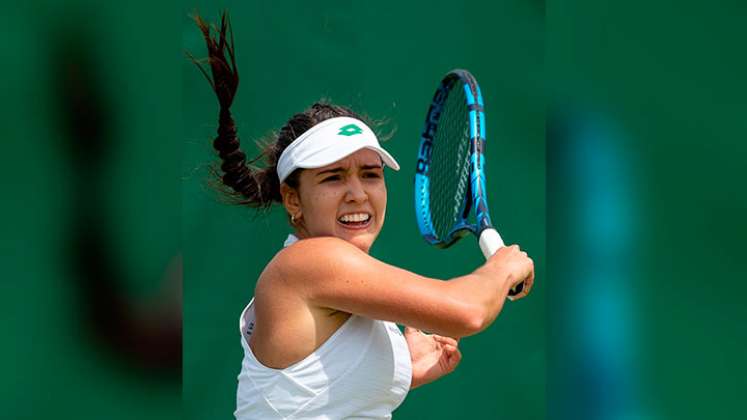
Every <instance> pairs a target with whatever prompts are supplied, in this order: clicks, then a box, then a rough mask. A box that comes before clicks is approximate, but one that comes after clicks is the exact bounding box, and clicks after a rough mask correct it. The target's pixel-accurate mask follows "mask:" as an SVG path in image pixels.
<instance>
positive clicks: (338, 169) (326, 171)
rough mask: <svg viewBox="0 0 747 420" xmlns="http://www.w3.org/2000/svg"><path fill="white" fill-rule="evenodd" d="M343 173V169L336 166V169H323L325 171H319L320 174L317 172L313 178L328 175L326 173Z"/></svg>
mask: <svg viewBox="0 0 747 420" xmlns="http://www.w3.org/2000/svg"><path fill="white" fill-rule="evenodd" d="M344 171H345V169H344V168H342V167H341V166H338V167H336V168H332V169H325V170H323V171H321V172H317V173H316V175H315V176H319V175H323V174H328V173H338V172H344Z"/></svg>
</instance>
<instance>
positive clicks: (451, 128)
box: [415, 70, 524, 296]
mask: <svg viewBox="0 0 747 420" xmlns="http://www.w3.org/2000/svg"><path fill="white" fill-rule="evenodd" d="M485 139H486V138H485V110H484V102H483V99H482V94H481V93H480V87H479V86H478V85H477V81H476V80H475V78H474V77H473V76H472V75H471V74H470V73H469V72H468V71H466V70H452V71H450V72H449V73H448V74H447V75H446V76H445V77H444V78H443V80H441V83H440V85H439V86H438V89H436V94H435V95H434V96H433V101H432V102H431V105H430V107H429V108H428V114H427V115H426V117H425V128H423V133H422V135H421V137H420V146H419V147H418V163H417V168H416V171H415V212H416V216H417V220H418V228H419V229H420V233H421V234H422V235H423V237H424V238H425V240H426V241H428V243H430V244H431V245H435V246H437V247H439V248H446V247H449V246H451V245H453V244H454V243H455V242H456V241H458V240H459V239H460V238H461V237H463V236H464V235H466V234H468V233H472V234H474V235H475V236H477V238H478V243H479V244H480V249H481V250H482V253H483V255H484V256H485V258H486V259H487V258H489V257H490V256H491V255H493V254H494V253H495V252H496V251H497V250H498V249H499V248H501V247H503V246H504V243H503V239H501V235H500V234H498V231H497V230H495V228H493V224H492V222H491V221H490V214H489V212H488V200H487V194H486V189H485V171H484V170H485V155H484V151H485V145H486V140H485ZM523 288H524V283H521V284H518V285H517V286H515V287H514V288H513V289H512V290H511V291H510V292H509V296H514V295H516V294H518V293H520V292H521V291H522V289H523Z"/></svg>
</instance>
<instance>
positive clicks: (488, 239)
mask: <svg viewBox="0 0 747 420" xmlns="http://www.w3.org/2000/svg"><path fill="white" fill-rule="evenodd" d="M477 242H478V243H479V244H480V250H481V251H482V255H484V256H485V259H486V260H487V259H488V258H490V257H491V256H493V254H495V253H496V251H498V250H499V249H501V248H503V247H504V246H505V244H504V243H503V239H502V238H501V235H500V234H499V233H498V231H497V230H495V229H493V228H488V229H484V230H483V231H482V232H481V233H480V238H479V239H478V241H477ZM522 290H524V282H521V283H519V284H517V285H516V286H514V287H513V288H511V290H510V291H509V292H508V299H509V300H514V299H513V296H516V295H517V294H519V293H521V291H522Z"/></svg>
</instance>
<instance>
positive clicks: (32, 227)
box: [0, 0, 747, 419]
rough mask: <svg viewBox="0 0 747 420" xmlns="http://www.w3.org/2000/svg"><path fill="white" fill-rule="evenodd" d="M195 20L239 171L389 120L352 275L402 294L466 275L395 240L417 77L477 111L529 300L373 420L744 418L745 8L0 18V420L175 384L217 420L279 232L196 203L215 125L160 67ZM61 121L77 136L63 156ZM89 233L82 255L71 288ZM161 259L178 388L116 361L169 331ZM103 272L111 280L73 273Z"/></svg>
mask: <svg viewBox="0 0 747 420" xmlns="http://www.w3.org/2000/svg"><path fill="white" fill-rule="evenodd" d="M195 9H197V10H199V11H200V12H202V13H204V15H205V17H206V18H208V19H210V20H212V21H215V20H216V19H217V17H218V15H219V12H220V11H221V10H223V9H228V10H230V11H231V12H232V16H233V22H234V28H235V32H236V42H237V52H238V59H239V68H240V71H241V75H242V84H241V87H240V89H239V94H238V98H237V101H236V104H235V107H234V112H235V116H236V120H237V123H238V125H239V132H240V135H241V137H242V139H243V140H244V142H245V145H246V148H247V150H252V149H253V146H252V144H253V141H254V140H255V139H257V138H260V137H262V136H263V135H265V134H267V133H268V132H269V131H270V130H272V129H277V128H278V127H280V126H281V125H282V124H283V123H284V122H285V120H286V119H287V118H288V117H289V116H290V115H291V114H293V113H295V112H298V111H300V110H301V109H303V108H305V107H306V106H308V105H309V104H310V103H311V102H313V101H315V100H317V99H319V98H320V97H323V96H327V97H330V98H331V99H332V100H334V101H336V102H339V103H342V104H346V105H350V106H352V107H353V108H355V109H356V110H357V111H362V112H366V113H368V114H371V115H372V116H373V117H379V118H381V117H388V118H390V119H391V120H392V122H393V126H396V128H397V131H396V135H395V136H394V138H393V139H392V140H391V141H390V142H389V144H388V145H387V146H386V147H387V148H388V149H390V150H391V151H392V152H393V154H394V155H395V156H396V157H397V158H398V159H399V160H400V162H401V163H402V164H403V170H402V171H401V172H399V173H394V172H390V173H387V177H388V182H389V188H390V190H389V191H390V200H389V204H390V207H389V220H388V222H387V225H386V226H385V228H384V231H383V232H382V235H381V237H380V239H379V242H378V243H377V244H376V245H375V247H374V249H373V253H374V254H375V255H376V256H377V257H379V258H381V259H382V260H384V261H387V262H390V263H393V264H396V265H399V266H402V267H405V268H408V269H411V270H414V271H417V272H420V273H423V274H426V275H432V276H438V277H443V278H446V277H449V276H452V275H456V274H461V273H463V272H465V271H466V270H468V269H470V268H472V267H475V266H477V265H478V264H479V263H480V262H481V260H480V257H479V253H478V252H477V250H476V246H475V244H474V243H473V242H471V241H464V243H460V244H458V245H456V246H455V248H454V249H451V250H448V251H438V250H434V249H431V248H429V247H427V246H426V245H425V243H424V242H423V241H422V240H421V239H420V238H419V237H418V233H417V229H416V227H415V223H414V218H413V214H412V213H413V210H412V204H411V201H412V199H411V195H412V190H411V188H412V187H411V185H412V184H411V182H412V181H411V180H412V175H413V167H412V166H411V163H410V164H408V162H412V159H414V157H415V147H416V144H417V138H418V135H419V131H420V129H421V120H422V119H423V116H424V114H425V111H426V106H427V103H428V101H429V100H430V98H431V95H432V90H433V89H434V86H435V85H436V83H437V82H438V80H439V79H440V77H441V76H442V75H443V74H444V73H445V72H446V71H448V70H449V69H451V68H454V67H463V68H467V69H469V70H471V71H472V72H473V73H474V74H475V76H476V77H477V79H478V80H479V81H480V84H481V85H482V90H483V93H484V95H485V97H486V103H487V112H488V114H487V115H488V137H489V139H488V140H489V146H488V153H489V160H488V173H489V174H490V178H489V181H488V183H489V188H490V194H491V195H490V204H491V209H492V212H493V213H494V214H495V220H496V222H497V225H498V227H499V228H500V230H501V232H502V233H503V234H504V236H505V238H506V239H507V240H508V241H511V242H518V243H520V244H521V245H522V246H524V247H526V248H527V249H528V250H529V252H530V253H531V254H532V256H533V257H534V258H535V261H536V262H537V267H538V285H537V288H536V289H535V291H534V293H533V295H532V296H531V298H529V299H526V300H524V301H521V302H518V303H516V304H511V305H508V307H507V308H506V311H505V312H504V313H503V314H502V316H501V318H499V320H498V322H496V324H495V325H493V326H492V327H491V328H490V329H489V330H488V331H487V332H485V333H483V334H481V335H479V336H476V337H472V338H468V339H466V340H464V342H463V343H462V347H463V350H464V356H465V358H464V361H463V363H462V365H461V366H460V367H459V368H458V369H457V371H456V372H455V373H453V374H452V375H450V376H448V377H446V378H444V379H443V380H441V381H438V382H436V383H434V384H431V385H429V386H427V387H423V388H422V389H418V390H415V391H413V392H412V394H411V395H409V397H408V399H407V400H406V401H405V403H404V404H403V406H402V407H401V408H400V409H399V410H398V411H397V412H396V413H395V414H396V416H395V417H396V418H452V417H463V418H531V419H537V418H550V419H582V418H583V419H689V418H692V419H703V418H709V419H710V418H724V419H732V418H743V417H747V416H746V415H745V414H746V413H745V406H744V404H743V403H742V399H743V394H744V390H745V389H747V384H746V383H745V380H746V379H745V378H747V356H746V355H747V352H745V351H744V345H745V343H746V342H747V337H746V333H745V331H746V330H745V328H744V323H745V320H746V319H747V316H746V315H747V314H746V312H747V310H746V309H745V305H744V304H743V302H742V297H743V296H744V295H745V292H747V287H746V286H745V283H744V279H745V278H747V276H746V275H745V274H747V270H746V265H745V261H744V258H743V257H742V253H743V250H744V245H743V244H742V237H743V236H744V233H746V232H747V224H746V223H745V221H744V214H745V213H746V210H747V196H746V195H745V193H744V191H745V188H744V176H743V175H742V172H743V171H744V168H745V166H747V159H746V158H745V156H746V155H747V146H745V144H746V143H745V138H747V119H746V118H745V114H747V101H746V100H745V97H747V83H746V82H745V78H744V75H745V74H747V60H746V59H745V55H744V40H745V39H747V34H746V33H745V26H744V24H743V23H744V22H743V21H744V17H745V16H746V15H747V10H746V7H745V5H744V4H743V3H741V2H733V1H732V2H720V3H719V4H718V5H713V6H708V7H706V6H705V5H703V4H701V3H700V2H681V1H680V2H674V1H668V0H666V1H665V0H660V1H655V2H643V1H638V0H636V1H633V2H630V1H626V2H595V1H586V0H576V1H565V0H560V1H553V2H548V3H547V7H546V8H545V3H541V2H530V1H508V2H496V3H487V2H484V3H482V4H474V3H470V4H469V5H461V4H452V3H447V2H429V3H425V2H423V3H421V4H420V5H410V4H405V3H404V2H402V3H394V2H386V3H376V4H373V3H371V4H366V3H363V2H355V3H352V4H350V3H345V2H334V3H326V4H325V5H319V4H311V3H301V2H295V3H282V4H279V3H272V4H270V3H269V2H252V4H248V3H247V2H204V3H195V2H183V3H173V2H160V3H158V4H155V3H152V2H151V3H147V4H145V3H144V2H128V3H126V4H125V3H122V4H119V3H111V4H104V3H100V2H99V3H97V2H92V1H90V0H74V1H66V2H61V1H51V0H50V1H33V2H27V3H13V4H7V5H4V9H3V13H0V27H2V28H3V31H4V32H3V33H4V35H7V37H6V38H5V41H4V42H0V56H2V57H3V58H4V61H3V64H4V65H3V66H1V67H0V76H1V77H0V87H1V88H2V98H3V101H2V102H0V140H1V141H2V142H3V143H2V153H0V159H2V165H0V175H2V176H0V187H2V192H3V205H2V208H1V211H2V214H1V217H0V224H2V226H0V232H1V233H2V234H0V246H1V247H2V254H1V255H0V257H1V258H2V261H0V263H1V264H2V266H3V272H2V274H1V275H0V300H1V303H2V316H0V328H2V330H3V331H4V335H3V345H2V346H0V372H2V379H3V380H2V381H1V382H0V399H1V403H2V407H3V414H2V417H3V418H12V419H34V418H48V417H50V416H56V417H70V418H78V419H86V418H95V419H99V418H107V419H129V418H143V419H147V418H154V419H165V418H179V417H180V416H181V414H182V395H180V387H181V383H180V382H181V381H180V379H183V405H184V408H185V409H184V414H186V415H187V416H189V418H195V419H213V418H230V416H231V412H232V410H233V406H234V397H235V386H236V382H235V381H236V379H235V378H236V375H237V374H238V371H239V363H240V360H241V349H240V346H239V335H238V331H237V321H238V319H237V318H238V315H239V312H240V310H241V309H242V308H243V306H244V305H245V304H246V302H247V301H248V300H249V299H250V297H251V295H252V291H253V286H254V280H255V279H256V277H257V275H258V274H259V271H260V270H261V268H262V267H263V266H264V264H265V262H266V261H267V260H268V259H269V258H270V257H271V256H272V255H273V253H274V252H275V251H276V250H277V249H278V248H279V247H280V246H281V244H282V240H283V239H284V237H285V234H286V233H287V227H286V224H285V220H284V217H283V215H282V212H280V211H277V210H276V211H274V212H272V213H270V214H269V215H268V216H267V217H264V218H253V216H252V213H251V212H249V211H248V210H246V209H242V208H238V207H230V206H227V205H225V204H222V203H221V202H220V200H219V197H218V196H217V195H216V194H215V193H214V192H213V191H212V190H211V189H210V188H209V187H208V186H207V182H208V179H209V173H208V170H207V168H208V166H209V165H210V164H211V162H212V161H213V151H212V149H211V148H210V140H211V139H212V137H213V136H214V133H215V129H216V128H217V124H216V122H217V104H216V100H215V98H214V96H213V95H212V93H211V92H210V89H209V87H208V85H207V82H206V81H205V80H203V79H202V78H201V76H200V74H199V72H198V71H197V69H196V68H195V67H194V66H193V65H192V64H191V63H189V62H188V61H187V60H186V59H185V57H184V56H183V51H184V50H185V49H186V50H189V51H191V52H193V53H194V54H196V55H197V56H204V55H205V50H204V44H203V43H202V40H201V38H200V35H199V32H198V31H197V29H196V28H195V27H194V26H193V25H192V23H191V21H190V20H189V17H188V16H189V14H190V13H192V12H193V11H194V10H195ZM434 22H435V23H438V24H439V25H440V29H439V30H438V31H434V30H428V31H426V28H428V27H430V26H431V25H432V24H433V23H434ZM86 63H87V64H86ZM76 69H77V70H85V71H82V72H79V71H77V70H76ZM76 75H77V76H76ZM87 81H88V82H87ZM405 86H407V90H405ZM545 88H549V91H548V90H545ZM270 93H272V96H268V95H269V94H270ZM81 95H82V96H81ZM86 95H88V96H86ZM76 97H77V98H79V99H80V98H81V97H82V98H84V99H85V98H89V100H88V101H84V103H86V102H90V103H93V104H94V107H93V111H91V110H90V109H89V110H87V111H86V110H85V109H80V108H77V106H76V105H75V104H74V103H72V102H71V100H72V99H74V98H76ZM546 97H548V98H549V101H546V99H545V98H546ZM65 98H67V102H66V101H65ZM94 99H95V100H96V101H94ZM545 102H549V108H548V110H547V111H546V109H545ZM268 110H269V111H268ZM86 112H90V113H91V114H90V115H88V116H89V117H90V116H93V118H91V119H90V120H86V119H85V118H84V119H83V121H94V122H97V123H96V124H93V125H94V126H98V127H99V131H96V130H94V131H80V132H73V131H71V129H70V127H69V126H67V124H68V123H69V120H75V119H76V118H78V117H79V116H80V115H81V114H86ZM84 116H85V115H84ZM66 121H67V122H66ZM99 123H100V125H97V124H99ZM79 128H80V127H79ZM83 128H85V127H83ZM91 141H96V142H101V144H103V145H104V147H103V148H101V149H98V147H99V146H96V144H97V143H90V142H91ZM85 142H89V143H85ZM76 144H77V145H78V146H75V145H76ZM81 144H87V145H88V148H89V149H92V150H98V153H96V154H93V155H91V154H89V152H90V150H89V151H86V150H85V148H84V149H76V147H79V146H80V145H81ZM254 150H256V149H254ZM97 162H98V163H97ZM81 210H83V212H81ZM81 214H82V215H83V216H84V217H81ZM91 226H94V227H96V229H97V230H96V231H97V232H98V233H99V235H100V236H99V240H101V241H102V242H100V243H99V242H97V244H98V245H100V246H97V247H95V248H93V251H95V252H98V253H99V254H96V253H93V254H88V259H87V260H84V262H85V261H88V262H90V264H84V265H83V266H80V265H78V266H76V265H75V264H73V261H72V258H71V256H72V254H73V253H74V252H71V251H74V250H75V249H76V246H75V244H76V241H77V240H79V239H80V234H81V232H88V231H89V228H90V227H91ZM257 238H261V239H262V243H261V244H260V243H259V241H258V240H257ZM181 248H184V258H183V260H184V272H185V275H184V282H185V285H184V365H183V368H184V373H183V378H182V377H181V373H180V372H179V371H178V369H174V365H175V364H176V365H177V366H178V364H179V363H180V360H179V358H178V356H177V357H174V358H173V360H170V361H162V362H163V363H155V364H153V363H150V364H148V363H143V360H142V359H138V357H139V356H137V357H136V355H137V354H138V352H139V351H141V350H142V349H143V348H146V347H147V346H146V344H147V343H139V342H137V340H135V339H136V338H137V337H138V336H137V335H133V336H129V335H128V334H127V331H129V330H122V329H121V328H120V327H123V326H124V327H127V325H128V324H125V325H122V324H120V323H118V319H117V317H123V318H126V319H129V320H130V321H133V320H135V321H137V320H138V319H139V320H140V321H138V322H135V324H137V325H140V326H145V327H147V326H149V325H153V326H158V325H161V324H162V323H163V321H164V320H167V321H169V322H173V321H174V320H175V318H174V316H175V315H174V314H175V313H177V314H178V304H179V297H180V296H181V293H180V290H179V287H178V286H179V283H180V280H181V271H180V270H179V267H180V264H179V261H180V255H181ZM90 251H91V249H89V252H90ZM100 253H103V254H100ZM102 255H103V256H105V257H106V259H105V260H106V261H107V264H108V265H107V267H108V271H103V272H94V273H93V274H92V272H86V271H81V268H82V267H97V264H98V263H99V262H101V261H102V260H104V259H102V258H100V257H101V256H102ZM85 273H87V274H85ZM94 274H98V275H94ZM86 282H88V283H86ZM91 282H92V283H91ZM101 285H108V287H111V288H112V290H115V291H116V292H117V295H118V296H120V297H121V298H122V299H124V301H125V302H129V304H128V305H127V306H126V309H127V310H126V311H120V310H116V311H114V310H111V311H108V310H107V302H109V301H108V300H105V299H101V298H100V296H101V295H100V294H97V293H98V292H97V291H99V292H100V291H101V290H100V288H101V287H100V286H101ZM97 296H99V297H97ZM102 302H103V305H102ZM94 308H97V309H95V310H94ZM112 308H114V307H112ZM110 309H111V308H110ZM114 309H117V308H114ZM120 309H121V308H120ZM102 314H104V315H107V314H108V315H107V316H111V315H112V314H116V315H117V317H115V318H114V319H103V318H101V315H102ZM102 319H103V321H102ZM176 320H177V321H178V318H177V319H176ZM102 326H103V327H107V326H109V328H102ZM146 329H147V328H146ZM106 337H109V340H110V339H111V337H125V341H124V343H125V344H127V346H124V347H123V346H121V345H116V344H115V345H112V344H113V343H112V342H111V341H107V339H106ZM127 337H129V338H127ZM127 340H129V341H127ZM133 340H134V341H133ZM115 343H116V342H115ZM120 344H121V343H120ZM150 346H151V347H152V345H150ZM155 350H157V351H156V353H157V352H158V349H155ZM171 350H174V349H173V348H172V349H171ZM176 350H177V351H178V349H176Z"/></svg>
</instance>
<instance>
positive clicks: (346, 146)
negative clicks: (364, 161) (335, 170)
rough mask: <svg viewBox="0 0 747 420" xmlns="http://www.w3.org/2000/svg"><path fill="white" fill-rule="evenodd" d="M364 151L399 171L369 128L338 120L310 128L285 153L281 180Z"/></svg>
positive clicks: (346, 119) (280, 171) (281, 167)
mask: <svg viewBox="0 0 747 420" xmlns="http://www.w3.org/2000/svg"><path fill="white" fill-rule="evenodd" d="M364 148H365V149H371V150H373V151H375V152H376V153H378V154H379V156H381V160H383V161H384V163H385V164H386V165H387V166H389V167H390V168H392V169H394V170H395V171H398V170H399V164H398V163H397V161H396V160H394V158H393V157H392V155H390V154H389V153H388V152H387V151H386V150H384V149H383V148H382V147H381V146H380V145H379V140H378V139H377V138H376V135H375V134H374V132H373V131H372V130H371V129H370V128H369V127H368V126H367V125H366V124H364V123H363V122H362V121H360V120H357V119H355V118H349V117H337V118H330V119H328V120H324V121H322V122H320V123H319V124H317V125H315V126H313V127H311V128H310V129H309V130H308V131H306V132H305V133H303V134H301V135H300V136H299V137H298V138H297V139H295V140H293V142H292V143H291V144H289V145H288V147H286V148H285V150H283V153H282V154H281V155H280V160H278V179H280V182H281V183H282V182H283V181H285V179H286V178H288V175H290V174H291V173H293V171H295V170H296V169H298V168H306V169H310V168H321V167H322V166H327V165H329V164H331V163H335V162H337V161H338V160H340V159H343V158H345V157H347V156H350V155H351V154H353V153H355V152H357V151H358V150H360V149H364Z"/></svg>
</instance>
